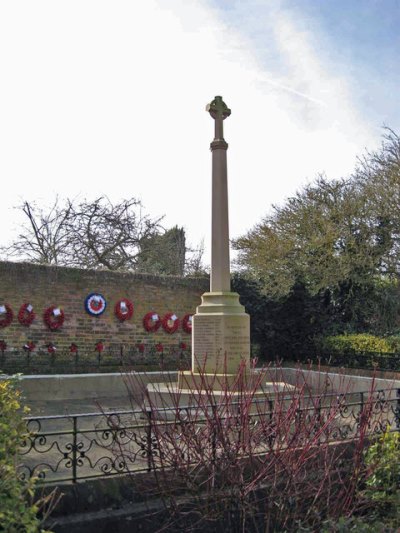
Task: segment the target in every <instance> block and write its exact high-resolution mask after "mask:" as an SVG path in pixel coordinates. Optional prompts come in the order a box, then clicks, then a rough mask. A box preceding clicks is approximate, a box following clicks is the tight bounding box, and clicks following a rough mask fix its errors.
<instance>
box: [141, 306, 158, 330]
mask: <svg viewBox="0 0 400 533" xmlns="http://www.w3.org/2000/svg"><path fill="white" fill-rule="evenodd" d="M160 325H161V320H160V316H159V315H158V313H155V312H154V311H150V313H147V314H146V315H144V317H143V327H144V329H145V330H146V331H148V332H151V333H154V332H155V331H157V330H158V328H159V327H160Z"/></svg>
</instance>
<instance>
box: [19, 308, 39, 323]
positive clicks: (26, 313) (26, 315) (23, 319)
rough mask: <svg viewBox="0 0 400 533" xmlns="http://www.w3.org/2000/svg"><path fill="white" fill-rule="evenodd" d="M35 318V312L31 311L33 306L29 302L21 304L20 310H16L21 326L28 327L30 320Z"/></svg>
mask: <svg viewBox="0 0 400 533" xmlns="http://www.w3.org/2000/svg"><path fill="white" fill-rule="evenodd" d="M34 320H35V313H34V311H33V306H32V304H30V303H26V304H22V305H21V308H20V310H19V311H18V321H19V323H20V324H22V325H23V326H27V327H29V326H30V325H31V324H32V322H33V321H34Z"/></svg>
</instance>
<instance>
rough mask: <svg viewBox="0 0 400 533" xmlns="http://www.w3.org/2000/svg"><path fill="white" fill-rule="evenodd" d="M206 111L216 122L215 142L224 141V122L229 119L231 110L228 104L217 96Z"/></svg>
mask: <svg viewBox="0 0 400 533" xmlns="http://www.w3.org/2000/svg"><path fill="white" fill-rule="evenodd" d="M206 111H208V112H209V113H210V115H211V116H212V118H213V119H214V120H215V138H214V141H223V140H224V130H223V121H224V120H225V119H226V117H229V115H230V114H231V110H230V109H228V106H227V105H226V103H225V102H224V101H223V100H222V96H216V97H215V98H214V100H213V101H212V102H211V104H208V105H207V107H206Z"/></svg>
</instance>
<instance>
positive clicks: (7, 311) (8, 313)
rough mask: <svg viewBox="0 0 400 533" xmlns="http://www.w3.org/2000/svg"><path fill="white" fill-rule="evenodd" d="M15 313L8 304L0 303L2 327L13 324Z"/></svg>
mask: <svg viewBox="0 0 400 533" xmlns="http://www.w3.org/2000/svg"><path fill="white" fill-rule="evenodd" d="M13 318H14V313H13V310H12V309H11V307H10V306H9V305H8V304H4V305H0V328H6V327H7V326H9V325H10V324H11V322H12V321H13Z"/></svg>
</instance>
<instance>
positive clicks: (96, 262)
mask: <svg viewBox="0 0 400 533" xmlns="http://www.w3.org/2000/svg"><path fill="white" fill-rule="evenodd" d="M19 209H21V210H22V212H23V213H24V214H25V215H26V219H25V223H24V224H23V225H22V227H21V230H20V232H19V234H18V236H17V238H16V239H15V240H14V242H12V243H11V244H10V245H9V246H3V247H2V248H1V251H2V253H3V254H4V255H6V256H8V257H16V258H18V259H25V260H28V261H31V262H34V263H42V264H53V265H65V266H76V267H81V268H99V267H100V268H106V269H109V270H128V269H134V268H135V265H136V262H137V260H138V256H139V254H140V250H141V242H142V241H144V240H147V239H149V238H150V237H152V236H154V235H157V234H158V233H160V231H161V230H162V228H161V226H160V222H161V220H162V217H158V218H151V217H150V216H149V215H146V214H144V213H143V207H142V204H141V202H140V201H139V200H136V199H135V198H131V199H128V200H122V201H121V202H119V203H115V204H113V203H112V202H111V201H110V200H109V199H108V198H106V197H103V196H102V197H99V198H98V199H96V200H94V201H88V200H83V201H82V202H80V203H77V202H75V201H73V200H70V199H67V200H66V201H65V203H64V204H62V203H61V202H60V200H59V199H58V198H57V199H56V200H55V202H54V204H53V206H52V207H51V208H50V210H49V211H46V210H45V209H43V208H41V207H39V206H37V205H36V204H35V203H31V202H29V201H25V202H24V203H23V204H22V205H21V206H20V207H19Z"/></svg>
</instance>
